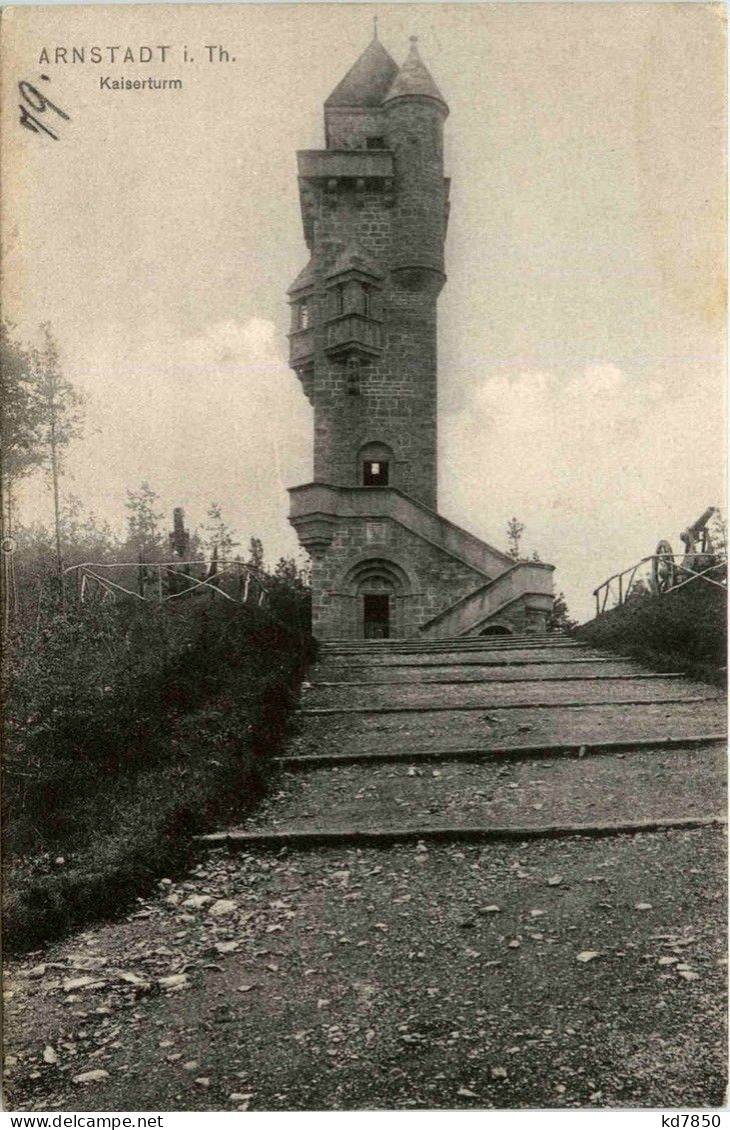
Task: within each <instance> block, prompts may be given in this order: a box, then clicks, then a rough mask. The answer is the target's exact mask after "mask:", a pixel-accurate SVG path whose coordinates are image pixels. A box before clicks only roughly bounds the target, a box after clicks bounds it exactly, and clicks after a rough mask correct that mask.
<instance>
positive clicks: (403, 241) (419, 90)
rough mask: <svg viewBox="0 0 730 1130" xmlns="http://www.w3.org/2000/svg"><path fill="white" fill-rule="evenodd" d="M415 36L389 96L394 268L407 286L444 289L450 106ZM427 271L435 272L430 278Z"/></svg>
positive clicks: (386, 107)
mask: <svg viewBox="0 0 730 1130" xmlns="http://www.w3.org/2000/svg"><path fill="white" fill-rule="evenodd" d="M416 44H417V40H416V37H415V36H412V37H411V48H410V51H409V52H408V57H407V59H406V61H405V62H404V64H403V66H402V67H401V68H400V70H399V71H398V73H397V74H396V76H395V78H394V79H393V82H392V84H391V86H390V88H389V90H388V93H387V94H386V95H385V98H384V100H383V105H384V107H385V112H386V116H387V121H388V126H387V134H388V139H389V144H390V146H391V148H392V149H393V152H394V155H395V188H396V218H395V226H394V232H393V235H394V239H393V256H392V270H393V271H394V272H398V274H399V275H401V276H402V283H403V284H404V285H406V286H407V287H409V288H412V287H419V286H420V287H426V286H428V287H429V288H435V289H436V291H437V292H438V290H440V289H441V286H442V285H443V282H444V278H445V277H444V239H445V235H446V219H447V209H448V189H449V182H448V181H445V180H444V157H443V152H444V149H443V126H444V122H445V120H446V118H447V116H448V113H449V108H448V106H447V105H446V102H445V100H444V98H443V96H442V95H441V93H440V91H439V89H438V87H437V86H436V83H435V82H434V81H433V79H432V77H431V75H430V74H429V72H428V71H427V69H426V67H425V66H424V64H423V60H422V59H421V57H420V55H419V53H418V47H417V46H416ZM424 272H436V274H437V275H438V276H439V278H431V279H428V278H427V277H426V276H425V275H424Z"/></svg>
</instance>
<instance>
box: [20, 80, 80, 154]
mask: <svg viewBox="0 0 730 1130" xmlns="http://www.w3.org/2000/svg"><path fill="white" fill-rule="evenodd" d="M41 78H46V76H45V75H41ZM18 90H19V91H20V96H21V98H22V99H23V102H21V104H20V106H19V107H18V109H19V110H20V124H21V126H25V128H26V129H29V130H32V131H33V133H39V132H40V131H41V130H42V131H43V133H46V134H48V136H49V137H52V138H53V140H54V141H58V134H57V133H54V132H53V130H52V129H50V127H49V126H47V125H45V124H44V123H43V122H42V121H41V120H40V119H39V118H37V117H36V115H35V114H32V113H31V112H30V111H31V110H35V111H36V112H37V113H39V114H44V113H45V112H46V110H53V111H54V112H55V113H56V114H58V115H59V117H61V118H64V119H65V120H66V121H67V122H68V121H70V118H69V115H68V114H66V113H65V112H64V111H63V110H61V109H60V107H59V106H56V105H55V103H53V102H51V101H49V99H48V98H46V97H45V95H44V94H41V92H40V90H38V88H37V87H35V86H33V85H32V84H31V83H29V82H19V83H18ZM23 103H26V105H24V104H23ZM29 107H30V109H29Z"/></svg>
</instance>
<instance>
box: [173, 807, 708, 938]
mask: <svg viewBox="0 0 730 1130" xmlns="http://www.w3.org/2000/svg"><path fill="white" fill-rule="evenodd" d="M726 826H727V819H726V817H725V816H723V815H721V814H718V815H715V816H697V817H695V816H689V817H678V818H677V819H671V818H670V819H658V820H627V821H611V822H608V823H598V822H592V823H587V824H576V823H571V824H552V825H549V824H546V825H543V826H541V827H518V826H515V827H511V826H510V827H497V826H484V825H455V826H454V825H450V824H443V825H431V826H429V827H425V828H420V827H405V826H402V825H398V826H397V827H381V828H363V827H357V826H356V827H351V828H345V827H343V828H331V829H300V830H297V829H282V830H277V831H270V830H268V829H263V830H260V831H253V832H249V831H244V830H242V829H231V830H230V831H227V832H211V833H209V834H208V835H205V836H196V837H194V838H195V839H196V840H198V842H199V843H201V844H203V845H205V846H206V847H212V848H220V847H227V848H228V850H229V851H251V850H252V849H255V848H273V849H276V850H281V849H282V848H314V847H328V846H333V845H335V844H345V845H349V846H353V847H355V846H359V845H361V846H363V847H368V846H372V847H385V846H387V845H389V844H399V843H415V844H421V843H423V845H424V847H425V845H426V843H450V842H457V843H501V842H512V843H519V844H520V846H523V844H526V842H528V841H530V840H546V839H549V840H567V841H569V842H570V841H575V840H576V838H577V837H583V838H598V837H603V836H632V837H634V836H635V837H637V838H638V837H640V836H645V835H648V834H651V833H654V832H671V830H672V829H677V830H681V829H691V828H724V827H726ZM578 842H579V841H578ZM536 921H538V922H539V919H537V920H536Z"/></svg>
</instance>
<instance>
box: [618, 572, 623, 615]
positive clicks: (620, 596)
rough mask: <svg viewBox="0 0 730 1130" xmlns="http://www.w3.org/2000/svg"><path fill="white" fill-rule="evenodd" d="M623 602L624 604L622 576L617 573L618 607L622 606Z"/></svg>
mask: <svg viewBox="0 0 730 1130" xmlns="http://www.w3.org/2000/svg"><path fill="white" fill-rule="evenodd" d="M623 602H624V576H623V573H619V577H618V603H619V607H620V606H621V605H622V604H623Z"/></svg>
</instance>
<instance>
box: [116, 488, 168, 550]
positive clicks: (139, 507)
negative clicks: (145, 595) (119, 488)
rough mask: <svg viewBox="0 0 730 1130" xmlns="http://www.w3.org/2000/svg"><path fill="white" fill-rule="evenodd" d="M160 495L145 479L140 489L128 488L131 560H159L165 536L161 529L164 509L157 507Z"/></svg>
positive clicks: (128, 543) (128, 529) (126, 503)
mask: <svg viewBox="0 0 730 1130" xmlns="http://www.w3.org/2000/svg"><path fill="white" fill-rule="evenodd" d="M159 500H160V498H159V495H158V494H157V493H156V491H154V490H153V489H152V487H151V486H150V484H149V483H148V482H147V481H146V480H145V481H144V482H143V483H142V484H141V485H140V487H139V490H128V491H127V501H126V502H125V504H124V505H125V506H126V508H127V510H128V514H127V543H126V544H127V553H128V555H129V558H130V560H131V561H134V560H137V561H159V560H161V558H162V548H163V545H164V538H163V535H162V532H161V530H160V525H159V524H160V520H161V519H162V517H163V515H162V511H158V510H156V509H155V507H156V505H157V503H158V502H159Z"/></svg>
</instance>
